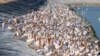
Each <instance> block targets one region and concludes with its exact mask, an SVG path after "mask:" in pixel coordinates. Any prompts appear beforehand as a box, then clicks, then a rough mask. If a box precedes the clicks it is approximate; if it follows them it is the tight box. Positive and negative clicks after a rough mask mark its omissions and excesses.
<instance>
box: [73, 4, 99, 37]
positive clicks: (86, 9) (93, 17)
mask: <svg viewBox="0 0 100 56" xmlns="http://www.w3.org/2000/svg"><path fill="white" fill-rule="evenodd" d="M74 10H75V11H76V12H78V13H79V14H81V15H82V16H83V17H85V18H86V19H87V20H88V21H89V22H90V23H91V25H92V27H93V28H94V30H95V32H96V35H97V36H98V37H99V38H100V6H78V7H75V8H74Z"/></svg>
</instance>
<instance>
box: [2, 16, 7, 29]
mask: <svg viewBox="0 0 100 56" xmlns="http://www.w3.org/2000/svg"><path fill="white" fill-rule="evenodd" d="M6 23H7V19H6V18H5V17H4V18H3V23H2V29H4V28H5V24H6Z"/></svg>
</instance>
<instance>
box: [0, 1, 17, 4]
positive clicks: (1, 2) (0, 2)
mask: <svg viewBox="0 0 100 56" xmlns="http://www.w3.org/2000/svg"><path fill="white" fill-rule="evenodd" d="M13 1H16V0H0V4H4V3H8V2H13Z"/></svg>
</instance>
